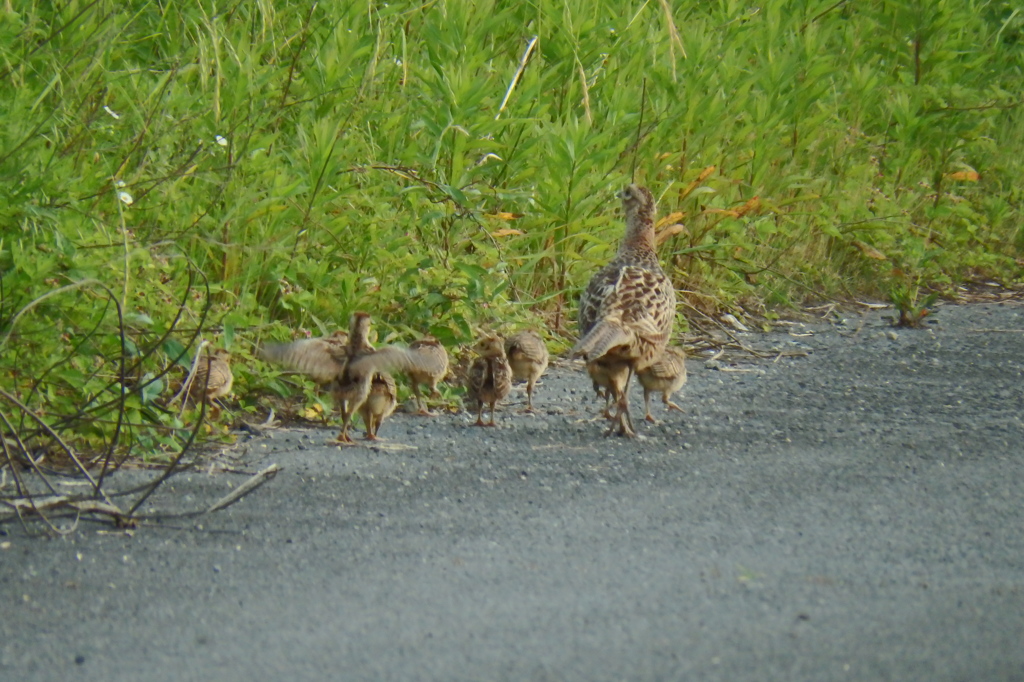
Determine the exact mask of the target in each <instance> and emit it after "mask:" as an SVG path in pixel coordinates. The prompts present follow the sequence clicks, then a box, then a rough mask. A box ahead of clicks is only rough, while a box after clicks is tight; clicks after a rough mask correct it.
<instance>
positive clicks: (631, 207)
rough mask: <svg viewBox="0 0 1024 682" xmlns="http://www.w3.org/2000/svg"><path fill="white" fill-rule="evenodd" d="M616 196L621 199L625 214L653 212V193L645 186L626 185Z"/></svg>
mask: <svg viewBox="0 0 1024 682" xmlns="http://www.w3.org/2000/svg"><path fill="white" fill-rule="evenodd" d="M618 197H619V199H621V200H622V208H623V209H624V210H625V211H626V215H627V216H629V215H636V214H644V213H647V214H653V213H654V195H653V194H651V191H650V190H649V189H647V188H646V187H641V186H640V185H626V186H625V188H623V190H622V191H621V192H619V194H618Z"/></svg>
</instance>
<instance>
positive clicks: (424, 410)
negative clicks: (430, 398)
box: [413, 407, 437, 417]
mask: <svg viewBox="0 0 1024 682" xmlns="http://www.w3.org/2000/svg"><path fill="white" fill-rule="evenodd" d="M413 415H414V416H416V417H436V416H437V412H431V411H430V410H428V409H427V408H425V407H424V408H422V409H419V410H416V411H415V412H413Z"/></svg>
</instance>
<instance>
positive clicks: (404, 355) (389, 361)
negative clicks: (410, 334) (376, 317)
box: [373, 336, 448, 415]
mask: <svg viewBox="0 0 1024 682" xmlns="http://www.w3.org/2000/svg"><path fill="white" fill-rule="evenodd" d="M373 356H374V360H373V364H374V366H375V367H377V368H378V370H380V371H389V372H403V373H405V374H406V375H407V376H408V377H409V382H410V383H411V384H412V392H413V395H415V397H416V408H417V412H416V413H417V414H421V415H430V414H431V413H430V412H429V411H428V410H427V408H426V405H424V404H423V397H422V396H421V395H420V387H419V385H420V384H427V385H428V386H430V394H431V395H433V396H436V395H438V394H439V392H438V390H437V383H438V382H439V381H441V380H442V379H444V377H445V375H446V374H447V373H448V351H446V350H445V348H444V346H442V345H441V342H440V341H438V340H437V339H435V338H434V337H433V336H425V337H423V338H422V339H418V340H416V341H413V342H412V343H411V344H409V347H408V348H403V347H401V346H384V347H383V348H379V349H378V350H377V351H375V352H374V354H373Z"/></svg>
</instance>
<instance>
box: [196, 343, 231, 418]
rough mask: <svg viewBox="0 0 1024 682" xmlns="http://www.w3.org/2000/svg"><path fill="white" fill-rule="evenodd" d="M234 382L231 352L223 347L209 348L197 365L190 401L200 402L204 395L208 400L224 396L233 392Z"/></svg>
mask: <svg viewBox="0 0 1024 682" xmlns="http://www.w3.org/2000/svg"><path fill="white" fill-rule="evenodd" d="M233 383H234V375H233V374H232V373H231V353H229V352H228V351H226V350H224V349H223V348H215V349H213V350H208V351H206V352H204V353H203V354H202V356H201V357H200V358H199V361H198V363H197V365H196V371H195V374H194V375H193V377H192V383H191V384H190V385H189V388H188V398H189V401H190V402H192V403H193V404H199V403H201V402H202V401H203V397H204V396H205V397H206V399H207V400H216V399H217V398H223V397H224V396H226V395H227V394H228V393H230V392H231V386H232V384H233Z"/></svg>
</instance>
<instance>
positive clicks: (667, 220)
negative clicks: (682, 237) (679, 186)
mask: <svg viewBox="0 0 1024 682" xmlns="http://www.w3.org/2000/svg"><path fill="white" fill-rule="evenodd" d="M682 217H683V212H682V211H675V212H673V213H669V214H668V215H667V216H664V217H663V218H659V219H658V222H657V223H655V224H654V229H656V230H660V229H661V228H662V227H664V226H665V225H671V224H672V223H678V222H679V220H680V219H681V218H682Z"/></svg>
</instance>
